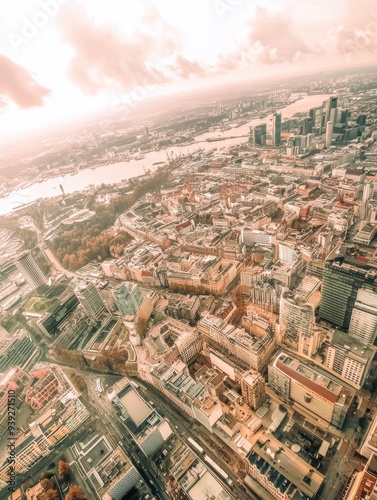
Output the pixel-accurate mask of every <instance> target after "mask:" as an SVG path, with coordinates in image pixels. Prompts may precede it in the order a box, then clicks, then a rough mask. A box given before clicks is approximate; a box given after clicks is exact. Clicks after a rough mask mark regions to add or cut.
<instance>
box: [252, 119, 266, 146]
mask: <svg viewBox="0 0 377 500" xmlns="http://www.w3.org/2000/svg"><path fill="white" fill-rule="evenodd" d="M250 134H251V143H252V145H253V146H264V145H265V144H266V136H267V125H266V124H265V123H261V124H260V125H256V126H255V127H251V130H250Z"/></svg>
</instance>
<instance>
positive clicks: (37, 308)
mask: <svg viewBox="0 0 377 500" xmlns="http://www.w3.org/2000/svg"><path fill="white" fill-rule="evenodd" d="M54 302H55V299H44V298H42V297H32V298H31V299H30V300H29V302H28V303H27V304H26V307H25V311H27V312H29V313H38V314H43V313H45V312H46V311H47V309H48V308H49V307H50V306H51V304H53V303H54Z"/></svg>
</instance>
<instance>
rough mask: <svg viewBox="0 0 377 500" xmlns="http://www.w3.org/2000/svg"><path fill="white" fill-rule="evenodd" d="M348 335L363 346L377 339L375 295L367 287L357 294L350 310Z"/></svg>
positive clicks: (374, 291)
mask: <svg viewBox="0 0 377 500" xmlns="http://www.w3.org/2000/svg"><path fill="white" fill-rule="evenodd" d="M349 334H350V335H351V336H352V337H354V338H355V339H358V340H359V341H360V342H363V343H365V344H373V342H374V340H375V338H376V337H377V293H376V290H373V289H371V288H369V287H367V286H363V287H362V288H360V290H359V291H358V292H357V297H356V301H355V306H354V308H353V310H352V316H351V322H350V328H349Z"/></svg>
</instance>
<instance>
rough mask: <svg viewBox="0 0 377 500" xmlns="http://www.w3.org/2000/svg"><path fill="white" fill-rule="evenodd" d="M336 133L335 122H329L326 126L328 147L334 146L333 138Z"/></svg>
mask: <svg viewBox="0 0 377 500" xmlns="http://www.w3.org/2000/svg"><path fill="white" fill-rule="evenodd" d="M333 132H334V122H327V125H326V147H327V148H329V147H330V146H331V144H332V136H333Z"/></svg>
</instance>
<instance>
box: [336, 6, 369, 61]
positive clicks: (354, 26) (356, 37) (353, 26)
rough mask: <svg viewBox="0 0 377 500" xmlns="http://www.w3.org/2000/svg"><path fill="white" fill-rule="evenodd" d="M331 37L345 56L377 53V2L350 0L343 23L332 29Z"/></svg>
mask: <svg viewBox="0 0 377 500" xmlns="http://www.w3.org/2000/svg"><path fill="white" fill-rule="evenodd" d="M329 35H330V40H332V42H333V43H334V44H335V46H336V49H337V50H338V52H340V53H341V54H343V55H347V54H356V53H368V52H369V53H374V52H377V5H376V4H375V0H358V2H353V1H350V0H348V2H347V6H346V9H345V16H344V21H343V23H342V24H339V25H338V26H337V27H335V28H334V29H332V30H331V31H330V34H329Z"/></svg>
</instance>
